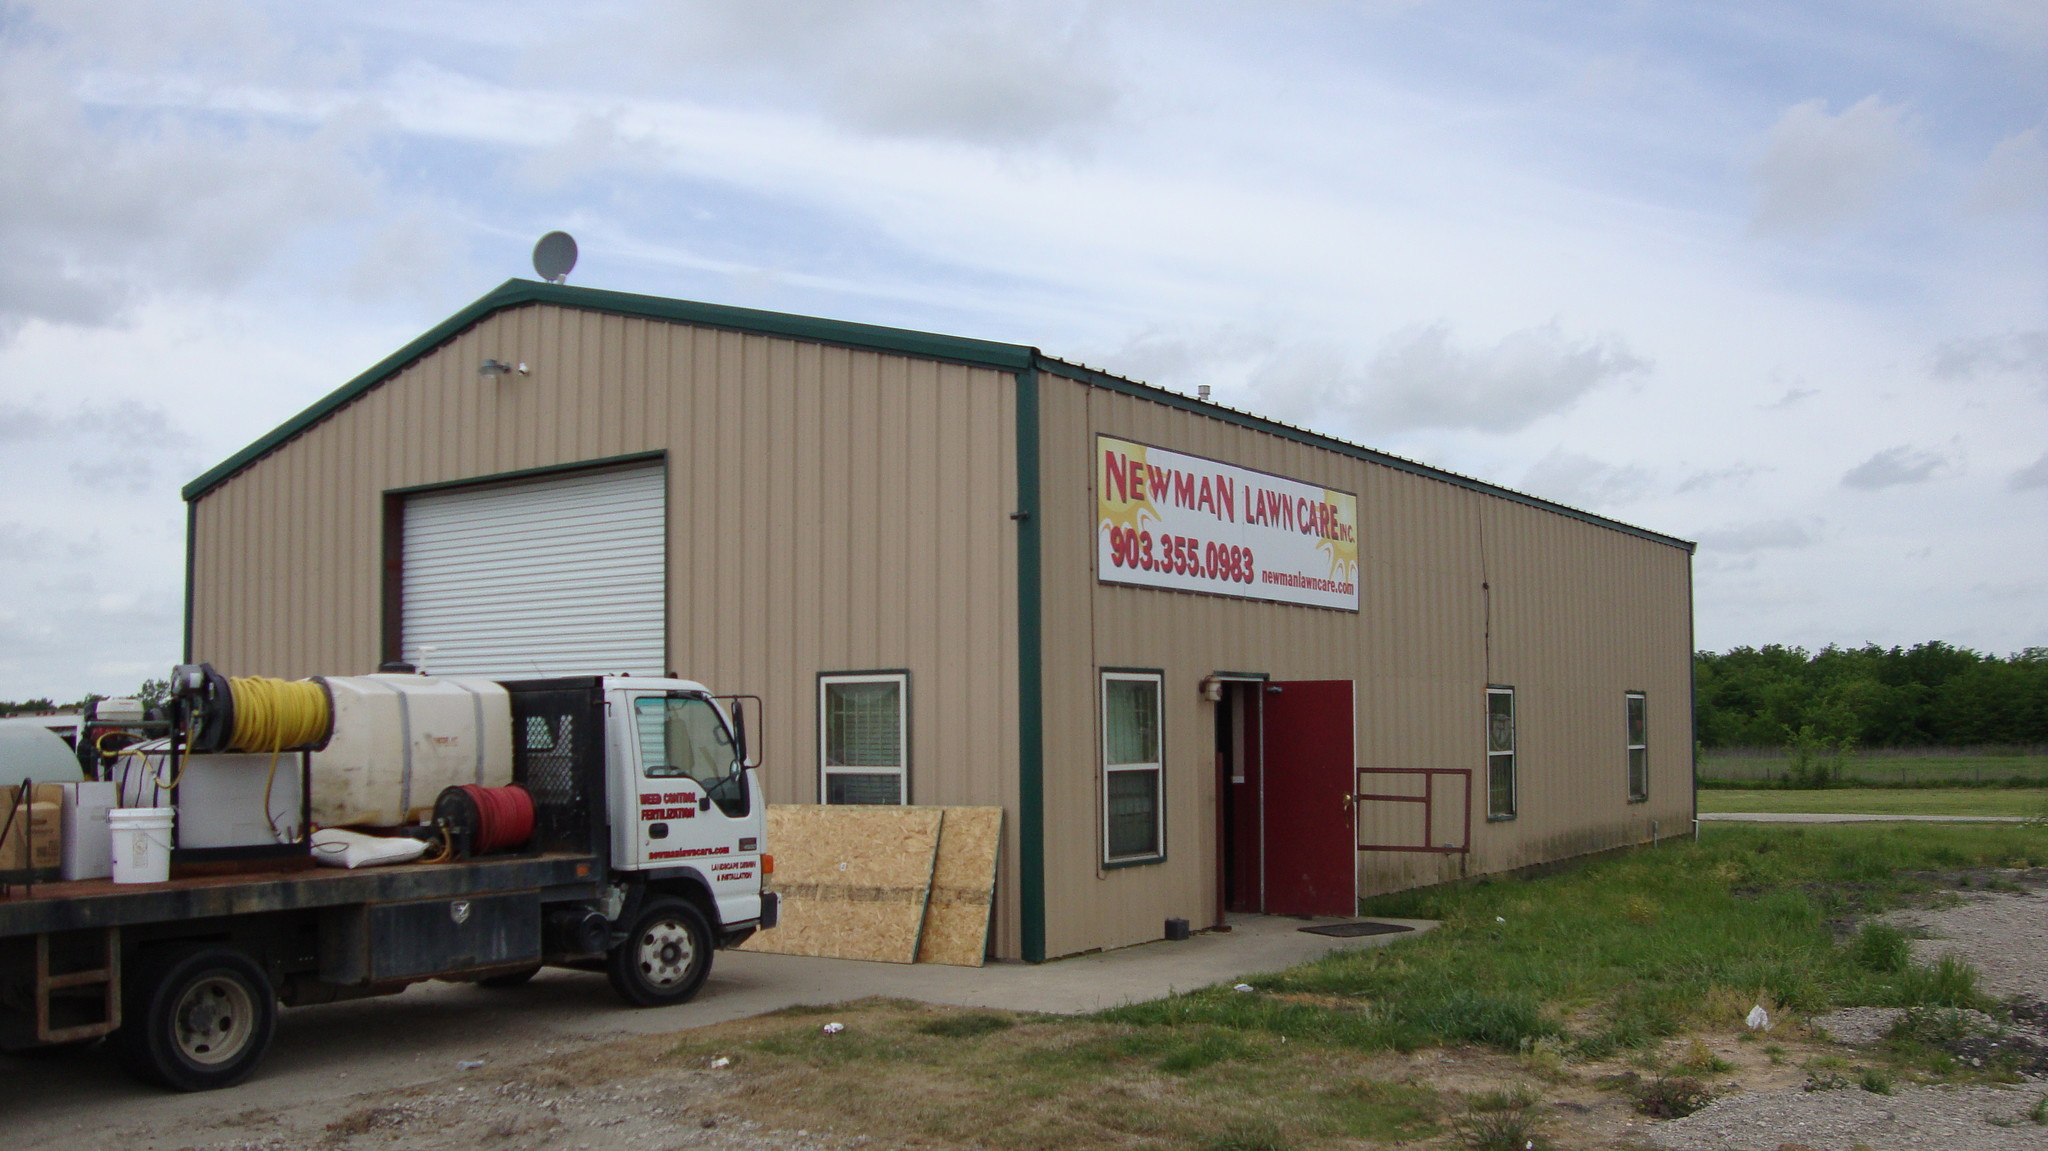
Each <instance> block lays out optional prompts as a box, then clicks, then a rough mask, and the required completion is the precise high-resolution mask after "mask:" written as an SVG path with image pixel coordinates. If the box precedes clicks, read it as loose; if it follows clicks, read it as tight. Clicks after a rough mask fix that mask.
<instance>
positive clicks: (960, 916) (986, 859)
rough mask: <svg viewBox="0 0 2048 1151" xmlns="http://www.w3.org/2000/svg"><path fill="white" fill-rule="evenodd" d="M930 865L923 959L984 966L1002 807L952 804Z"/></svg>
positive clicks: (920, 955) (919, 949) (919, 952)
mask: <svg viewBox="0 0 2048 1151" xmlns="http://www.w3.org/2000/svg"><path fill="white" fill-rule="evenodd" d="M943 810H944V811H945V813H946V822H945V823H944V824H943V825H942V826H941V827H940V828H939V856H938V861H937V862H936V863H934V864H933V866H932V895H931V901H930V902H929V903H927V904H926V905H925V911H924V937H923V939H922V940H921V941H920V942H919V943H918V945H917V961H918V962H919V963H950V964H952V965H954V966H955V967H980V966H981V961H982V958H983V956H985V955H986V954H987V953H988V924H989V909H990V908H991V907H992V906H993V905H994V903H995V895H996V849H997V848H998V847H999V846H1001V843H1002V838H1003V809H1002V808H1000V807H948V808H944V809H943Z"/></svg>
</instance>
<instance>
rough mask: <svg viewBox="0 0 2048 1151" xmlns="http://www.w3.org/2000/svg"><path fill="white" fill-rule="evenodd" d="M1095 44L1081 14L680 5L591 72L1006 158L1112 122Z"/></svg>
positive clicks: (639, 17)
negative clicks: (985, 149) (787, 107)
mask: <svg viewBox="0 0 2048 1151" xmlns="http://www.w3.org/2000/svg"><path fill="white" fill-rule="evenodd" d="M1102 33H1103V29H1102V21H1101V19H1100V17H1099V16H1098V14H1097V13H1096V12H1095V11H1094V6H1092V5H1089V4H1076V3H1057V4H1048V3H1043V2H1035V3H1026V2H1023V0H876V2H870V3H864V4H848V3H843V2H841V0H759V2H756V3H750V4H728V3H722V2H718V0H685V2H682V3H674V2H663V3H652V4H648V5H646V6H645V7H643V8H639V9H637V10H635V11H633V12H632V13H631V14H630V15H629V16H628V17H627V18H626V21H625V22H624V24H623V26H611V27H606V28H603V29H602V30H598V31H597V34H596V35H595V36H594V37H593V38H592V40H591V41H590V47H589V48H588V49H587V51H588V52H589V53H590V55H589V57H588V58H587V60H586V64H601V65H602V66H604V67H607V68H616V67H617V66H618V63H619V61H618V54H619V51H620V49H622V48H623V49H624V51H625V52H626V53H627V54H628V55H629V57H630V56H638V57H639V58H640V59H639V62H640V64H641V65H642V66H643V67H646V68H649V69H650V72H649V73H648V77H647V78H648V79H650V80H652V81H653V83H654V84H655V85H656V86H658V87H661V88H666V89H670V90H673V89H674V88H676V87H689V86H691V85H690V81H689V74H690V73H708V74H710V75H713V76H717V77H720V78H721V79H722V81H723V82H724V83H725V84H726V85H728V86H730V85H732V84H734V83H735V82H736V81H737V82H739V83H741V84H743V85H745V86H747V87H750V88H751V94H752V95H754V96H755V97H757V98H762V99H766V100H769V101H771V102H777V101H782V100H787V99H788V98H790V97H792V96H795V97H799V98H802V99H804V100H806V101H808V102H810V103H812V104H813V106H814V107H815V108H816V109H817V110H818V111H820V112H822V113H823V114H824V115H825V116H826V117H827V118H828V119H831V120H834V121H837V122H839V123H842V124H845V125H848V126H851V127H854V128H857V129H860V130H862V131H867V132H873V133H876V134H878V135H890V136H923V137H935V138H941V139H951V140H961V141H966V142H970V143H979V144H991V145H999V146H1007V145H1015V144H1030V143H1038V142H1043V141H1046V140H1049V139H1053V138H1056V137H1059V136H1061V135H1063V134H1066V133H1070V132H1073V131H1077V130H1086V129H1089V128H1092V127H1094V126H1096V125H1099V124H1101V123H1102V122H1103V121H1105V120H1106V119H1107V117H1108V116H1109V114H1110V113H1111V111H1112V109H1113V108H1114V107H1115V105H1116V102H1117V96H1118V90H1117V86H1116V83H1115V81H1114V79H1113V78H1114V76H1115V69H1114V68H1113V67H1112V62H1111V61H1110V60H1109V59H1108V58H1107V55H1106V52H1105V47H1104V46H1105V44H1106V43H1107V42H1108V38H1107V37H1106V36H1104V35H1103V34H1102ZM749 81H751V83H750V84H749V83H748V82H749Z"/></svg>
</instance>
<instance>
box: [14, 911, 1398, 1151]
mask: <svg viewBox="0 0 2048 1151" xmlns="http://www.w3.org/2000/svg"><path fill="white" fill-rule="evenodd" d="M1343 922H1347V920H1343V919H1314V920H1311V919H1293V918H1289V917H1286V916H1265V915H1253V916H1244V917H1233V918H1232V919H1231V920H1230V926H1231V930H1230V931H1228V932H1213V933H1212V932H1204V933H1202V934H1199V935H1196V936H1195V937H1194V938H1192V939H1188V940H1186V941H1184V942H1180V943H1165V942H1160V943H1147V944H1143V945H1141V946H1137V947H1126V948H1122V949H1120V950H1117V951H1107V952H1100V953H1096V954H1090V955H1079V956H1075V957H1073V958H1071V959H1062V960H1056V961H1054V962H1051V963H1042V964H1036V965H1033V964H1025V963H993V964H990V965H988V966H987V967H979V968H975V967H941V966H938V965H935V964H917V965H910V964H901V963H863V962H858V961H855V960H848V959H808V958H803V957H799V956H793V955H763V954H757V953H754V952H749V951H723V952H720V953H719V954H718V958H717V961H716V962H715V963H714V964H713V965H712V969H711V979H710V981H709V982H708V983H706V984H705V987H704V990H703V991H702V992H701V993H699V994H698V996H697V998H696V999H695V1000H694V1001H692V1002H690V1003H685V1004H682V1005H680V1006H677V1007H662V1008H654V1009H649V1010H636V1009H634V1008H630V1007H626V1006H625V1005H623V1004H621V1003H620V1002H619V1000H618V997H617V996H615V995H613V994H612V992H611V989H610V988H609V987H608V986H606V984H605V979H604V977H603V976H601V975H595V974H592V973H589V972H584V971H562V970H554V969H550V970H547V971H543V972H542V973H541V974H540V975H539V976H538V977H536V978H535V979H534V980H533V982H531V983H529V984H527V985H526V986H525V987H521V988H519V989H517V990H513V991H486V990H482V989H480V988H476V987H472V986H469V985H467V984H445V983H424V984H420V985H418V986H415V987H413V988H411V989H409V990H407V991H406V992H405V993H404V994H402V995H396V996H392V997H391V998H388V999H364V1000H357V1001H354V1002H349V1003H334V1004H328V1005H325V1006H320V1007H295V1008H291V1009H288V1010H286V1011H284V1012H283V1013H282V1014H281V1016H280V1017H279V1019H278V1028H277V1042H276V1043H275V1044H274V1045H273V1046H272V1047H271V1050H270V1056H269V1058H268V1059H267V1060H266V1061H265V1063H264V1065H263V1067H262V1068H261V1069H260V1070H258V1072H257V1073H256V1076H255V1077H254V1078H253V1079H251V1080H249V1081H248V1082H247V1083H244V1084H242V1085H241V1086H239V1087H234V1088H230V1089H229V1090H227V1091H222V1092H205V1093H202V1094H198V1095H175V1094H170V1093H166V1092H164V1091H161V1090H158V1089H156V1088H151V1087H144V1086H142V1085H140V1084H138V1083H135V1082H134V1081H132V1080H130V1079H128V1078H126V1077H125V1076H123V1075H122V1074H121V1073H120V1071H119V1070H117V1069H116V1068H115V1067H114V1066H113V1065H112V1063H113V1061H112V1060H111V1059H110V1058H109V1057H108V1056H107V1053H106V1051H105V1050H104V1049H103V1048H100V1049H94V1050H91V1051H85V1052H79V1053H76V1054H58V1055H45V1056H43V1057H40V1058H27V1057H22V1056H15V1055H6V1054H0V1131H4V1132H6V1135H5V1137H4V1138H0V1144H4V1145H5V1146H8V1147H20V1148H26V1149H47V1151H58V1149H61V1151H73V1149H79V1151H85V1149H97V1148H102V1147H105V1146H106V1145H107V1138H106V1132H107V1131H108V1130H110V1129H112V1128H115V1127H118V1126H120V1125H122V1124H128V1123H140V1122H147V1123H157V1124H160V1123H164V1122H182V1121H188V1120H189V1121H190V1122H191V1123H193V1124H194V1125H195V1127H197V1126H203V1125H204V1124H206V1123H209V1122H211V1121H212V1120H213V1118H215V1117H217V1116H218V1115H220V1114H221V1113H223V1112H224V1111H226V1110H228V1109H244V1108H251V1107H292V1106H298V1105H302V1104H311V1103H318V1102H322V1101H330V1100H333V1099H336V1098H343V1097H348V1096H352V1095H355V1094H357V1093H360V1092H365V1091H376V1090H380V1089H387V1088H394V1087H406V1086H411V1085H415V1084H420V1083H426V1082H432V1081H435V1080H440V1079H444V1078H447V1077H449V1076H451V1075H457V1074H461V1073H462V1071H461V1069H462V1067H463V1066H464V1063H465V1061H472V1062H473V1061H477V1060H482V1061H484V1062H485V1064H486V1065H492V1066H496V1065H502V1064H505V1063H519V1062H525V1061H528V1060H532V1059H538V1058H547V1057H550V1056H554V1055H558V1054H566V1053H569V1052H574V1051H577V1050H582V1049H587V1048H589V1047H592V1046H596V1045H601V1044H605V1043H609V1042H613V1041H615V1040H616V1039H617V1038H618V1037H619V1036H621V1035H658V1034H663V1033H670V1032H678V1031H686V1030H688V1029H690V1028H693V1027H704V1026H707V1025H709V1024H713V1023H723V1022H725V1021H727V1020H730V1019H740V1018H745V1017H747V1016H752V1015H760V1014H763V1013H765V1012H769V1011H775V1010H778V1009H780V1008H784V1007H791V1006H795V1005H798V1004H814V1003H816V1004H822V1003H838V1002H841V1001H844V1000H850V999H866V998H869V997H871V996H884V997H888V998H898V999H916V1000H921V1001H924V1002H927V1003H943V1004H948V1005H956V1006H963V1007H996V1008H1006V1009H1010V1010H1015V1011H1044V1012H1052V1013H1062V1014H1072V1013H1078V1012H1085V1011H1094V1010H1097V1009H1099V1008H1104V1007H1113V1006H1115V1005H1117V1004H1120V1003H1130V1002H1136V1001H1142V1000H1146V999H1156V998H1158V997H1160V996H1163V995H1170V994H1172V993H1173V992H1175V991H1191V990H1193V989H1195V988H1197V987H1204V986H1208V985H1209V984H1213V983H1225V982H1235V981H1236V980H1238V979H1239V978H1240V977H1242V976H1246V975H1257V974H1260V973H1263V972H1268V971H1277V970H1279V969H1281V968H1284V967H1291V966H1293V965H1294V964H1297V963H1304V962H1307V961H1308V960H1311V959H1315V958H1317V957H1319V956H1322V955H1326V954H1328V953H1330V952H1332V951H1340V950H1346V949H1351V948H1361V947H1377V946H1384V945H1385V944H1388V943H1392V942H1394V941H1396V940H1401V939H1413V938H1415V936H1416V935H1417V934H1420V933H1421V932H1423V931H1427V930H1429V929H1430V928H1432V927H1434V926H1436V925H1435V924H1434V923H1431V922H1430V921H1428V920H1413V919H1382V920H1380V922H1384V923H1400V924H1404V925H1407V926H1410V927H1414V928H1415V929H1416V930H1415V931H1413V932H1400V933H1398V934H1393V935H1370V936H1364V937H1361V938H1357V939H1338V938H1332V937H1330V936H1327V935H1309V934H1307V933H1305V932H1303V931H1301V930H1300V929H1301V928H1303V927H1309V926H1313V925H1315V924H1319V923H1343ZM251 1146H254V1144H251ZM136 1151H145V1149H144V1148H143V1147H141V1146H139V1145H138V1146H137V1148H136Z"/></svg>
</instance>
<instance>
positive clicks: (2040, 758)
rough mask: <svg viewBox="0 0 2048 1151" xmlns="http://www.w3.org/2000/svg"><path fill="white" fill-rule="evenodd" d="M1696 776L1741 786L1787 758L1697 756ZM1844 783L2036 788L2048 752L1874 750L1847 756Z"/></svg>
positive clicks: (1782, 769) (2046, 774)
mask: <svg viewBox="0 0 2048 1151" xmlns="http://www.w3.org/2000/svg"><path fill="white" fill-rule="evenodd" d="M1699 768H1700V780H1701V782H1702V783H1703V784H1706V785H1709V786H1731V785H1732V786H1740V785H1741V783H1740V781H1744V780H1765V779H1783V778H1784V777H1785V775H1786V774H1787V772H1788V771H1790V769H1791V761H1790V760H1789V759H1787V758H1786V757H1784V756H1782V755H1780V756H1754V755H1715V754H1714V753H1713V752H1703V753H1702V754H1701V755H1700V762H1699ZM1845 775H1846V777H1847V780H1846V782H1850V783H1858V784H1863V785H1868V786H1877V787H1928V786H1940V785H1942V784H1950V785H1958V786H1965V787H2002V786H2007V785H2009V784H2010V782H2011V781H2012V780H2015V779H2017V780H2020V781H2022V784H2023V785H2026V786H2033V787H2039V786H2041V785H2042V783H2043V781H2048V755H1873V754H1871V753H1868V752H1865V753H1864V754H1862V755H1858V756H1856V757H1855V758H1853V759H1851V760H1850V761H1849V763H1848V765H1847V770H1846V772H1845Z"/></svg>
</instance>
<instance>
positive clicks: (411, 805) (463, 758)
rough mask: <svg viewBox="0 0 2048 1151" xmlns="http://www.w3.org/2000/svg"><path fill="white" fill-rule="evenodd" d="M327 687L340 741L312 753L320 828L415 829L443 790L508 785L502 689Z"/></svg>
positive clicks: (403, 680) (481, 684) (378, 684)
mask: <svg viewBox="0 0 2048 1151" xmlns="http://www.w3.org/2000/svg"><path fill="white" fill-rule="evenodd" d="M322 682H324V683H326V685H327V688H328V691H329V692H330V693H331V694H332V695H333V697H334V734H333V736H332V737H331V738H329V740H328V741H327V746H326V748H325V749H323V750H321V751H318V752H315V753H314V754H313V769H312V770H313V784H312V791H313V795H312V809H313V811H312V815H313V822H314V823H316V824H318V825H320V826H322V827H348V826H363V827H395V826H398V825H399V824H403V823H416V822H418V821H419V818H420V817H421V816H422V815H424V814H427V813H428V812H430V811H431V810H432V809H433V806H434V800H435V798H436V797H437V796H439V795H440V794H441V789H442V788H445V787H452V786H456V785H458V784H464V783H474V784H481V785H482V786H484V787H503V786H504V785H506V784H508V783H511V782H512V697H511V696H510V695H508V694H507V693H506V691H505V689H504V688H503V687H502V686H500V685H499V684H497V683H496V682H494V681H492V680H487V679H471V678H467V677H455V676H424V675H358V676H329V677H326V678H325V679H323V681H322Z"/></svg>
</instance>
